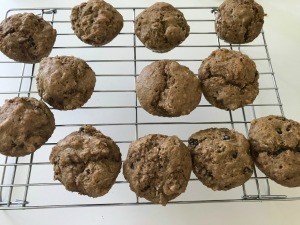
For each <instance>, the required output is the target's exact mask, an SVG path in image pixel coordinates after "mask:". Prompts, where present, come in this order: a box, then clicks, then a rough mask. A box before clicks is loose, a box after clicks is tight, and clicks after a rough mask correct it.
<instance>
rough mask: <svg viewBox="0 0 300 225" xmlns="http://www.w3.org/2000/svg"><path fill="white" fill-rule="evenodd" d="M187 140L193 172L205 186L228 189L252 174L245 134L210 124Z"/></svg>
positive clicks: (252, 165)
mask: <svg viewBox="0 0 300 225" xmlns="http://www.w3.org/2000/svg"><path fill="white" fill-rule="evenodd" d="M188 142H189V149H190V151H191V154H192V161H193V171H194V174H195V175H196V176H197V178H198V179H199V180H200V181H201V182H202V183H203V184H204V185H205V186H207V187H209V188H211V189H213V190H224V191H225V190H229V189H231V188H235V187H237V186H240V185H242V184H244V183H245V182H246V181H247V180H248V179H249V178H250V177H251V175H252V173H253V168H254V163H253V161H252V159H251V156H250V145H249V142H248V141H247V139H246V138H245V137H244V136H243V135H242V134H240V133H238V132H236V131H233V130H229V129H227V128H210V129H206V130H201V131H199V132H197V133H194V134H192V136H191V137H190V138H189V141H188Z"/></svg>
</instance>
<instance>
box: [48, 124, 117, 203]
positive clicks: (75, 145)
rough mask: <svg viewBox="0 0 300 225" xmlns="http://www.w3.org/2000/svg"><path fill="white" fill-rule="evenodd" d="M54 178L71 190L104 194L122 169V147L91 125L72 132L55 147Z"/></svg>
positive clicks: (84, 193) (52, 160)
mask: <svg viewBox="0 0 300 225" xmlns="http://www.w3.org/2000/svg"><path fill="white" fill-rule="evenodd" d="M50 162H51V164H53V165H54V179H55V180H59V181H60V182H61V183H62V184H63V185H64V186H65V188H66V189H67V190H68V191H72V192H78V193H79V194H81V195H88V196H90V197H93V198H95V197H100V196H103V195H105V194H106V193H107V192H108V191H109V190H110V189H111V187H112V185H113V184H114V183H115V181H116V179H117V176H118V174H119V173H120V170H121V164H122V160H121V153H120V149H119V147H118V146H117V145H116V143H115V142H114V141H113V140H112V139H111V138H110V137H107V136H105V135H104V134H102V133H101V132H100V131H97V130H96V129H95V128H94V127H92V126H90V125H85V126H83V127H81V128H80V129H79V131H76V132H73V133H71V134H69V135H68V136H67V137H65V138H64V139H62V140H61V141H59V142H58V143H57V144H56V145H55V146H54V147H53V149H52V152H51V155H50Z"/></svg>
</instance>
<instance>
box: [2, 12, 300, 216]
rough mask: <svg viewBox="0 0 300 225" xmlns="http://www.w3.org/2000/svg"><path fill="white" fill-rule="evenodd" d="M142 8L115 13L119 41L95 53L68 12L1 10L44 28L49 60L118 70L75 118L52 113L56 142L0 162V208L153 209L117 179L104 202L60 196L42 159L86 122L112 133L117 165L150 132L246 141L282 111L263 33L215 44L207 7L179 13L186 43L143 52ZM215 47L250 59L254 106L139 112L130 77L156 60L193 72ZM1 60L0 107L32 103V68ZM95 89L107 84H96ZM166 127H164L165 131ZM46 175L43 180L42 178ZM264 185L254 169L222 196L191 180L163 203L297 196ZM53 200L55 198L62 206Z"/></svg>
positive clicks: (265, 180) (34, 69)
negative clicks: (50, 42) (255, 78)
mask: <svg viewBox="0 0 300 225" xmlns="http://www.w3.org/2000/svg"><path fill="white" fill-rule="evenodd" d="M143 9H144V8H118V10H119V11H120V12H121V13H122V14H123V16H124V19H125V20H124V22H125V26H124V29H123V30H122V32H121V33H120V35H119V36H118V37H117V38H116V39H118V38H119V40H116V41H113V42H112V43H111V44H109V45H106V46H103V47H99V48H95V47H92V46H88V45H85V44H83V43H82V42H80V41H79V40H78V39H77V38H76V36H75V35H74V33H73V32H72V30H71V29H70V21H69V14H70V8H43V9H37V8H30V9H12V10H9V11H8V12H7V15H6V16H9V15H11V14H15V13H19V12H33V13H35V14H38V15H41V16H42V17H44V18H45V19H46V20H47V21H49V22H51V23H52V25H53V26H54V27H55V28H56V29H57V31H58V36H57V42H56V44H55V46H54V49H53V54H54V55H55V53H56V54H61V55H72V54H75V53H74V50H76V51H77V53H78V52H79V55H78V57H81V58H84V59H85V60H86V61H87V62H88V63H89V64H91V65H92V67H93V69H94V70H95V68H101V67H104V68H106V67H105V65H106V64H109V66H108V69H107V70H106V71H109V69H112V68H117V70H116V71H115V72H114V71H111V72H107V73H103V71H104V69H103V71H102V70H100V72H97V70H96V74H97V75H96V76H97V80H101V79H103V80H102V83H100V84H96V88H95V91H94V94H93V96H92V99H93V98H94V100H91V102H90V103H89V104H86V105H85V106H84V107H82V108H81V109H78V110H75V111H76V112H78V113H77V114H76V113H74V112H63V113H64V115H68V113H70V115H71V116H70V120H67V121H66V120H65V119H64V120H62V119H60V118H61V112H59V111H57V110H54V109H51V110H52V112H53V113H54V114H55V117H56V123H57V124H56V131H57V130H59V131H60V132H59V134H58V135H57V137H56V138H53V139H52V138H51V139H50V140H49V141H48V143H46V144H45V145H44V146H43V147H42V148H41V149H39V150H38V151H37V152H36V153H34V154H31V155H30V156H28V157H23V158H14V157H3V156H0V174H1V175H0V180H1V181H0V182H1V183H0V209H3V210H10V209H37V208H38V209H40V208H61V207H88V206H128V205H141V204H152V203H150V202H148V201H145V200H143V199H139V198H137V197H136V196H135V195H134V194H133V193H132V192H130V190H129V187H128V184H127V182H126V181H125V180H124V178H123V177H122V175H120V176H119V177H118V179H117V181H116V184H115V185H114V187H113V189H114V190H113V191H111V192H113V193H111V192H110V193H108V194H107V197H103V198H97V199H92V200H91V199H88V198H86V197H82V196H78V195H77V194H75V193H69V192H67V191H65V190H64V188H63V186H62V185H61V184H60V183H58V182H54V181H52V175H51V172H52V171H51V169H52V167H51V165H50V163H49V161H48V158H47V157H48V153H49V151H50V150H51V147H53V146H54V145H55V144H56V142H57V141H58V140H59V139H61V138H63V137H64V136H66V135H67V134H69V132H70V130H72V129H73V130H76V129H78V127H79V126H81V125H83V124H85V123H89V124H91V125H93V126H96V127H97V128H99V129H101V130H102V129H107V133H110V132H111V135H112V136H113V138H114V139H115V140H116V142H117V143H118V144H119V146H120V148H121V151H122V153H123V159H124V157H125V156H126V151H127V148H128V145H129V143H130V142H131V141H133V140H136V139H137V138H139V137H141V136H143V135H144V134H147V133H151V132H155V131H156V132H155V133H159V132H161V133H162V132H164V131H165V132H167V133H170V134H176V135H178V136H180V137H181V138H182V139H183V140H185V141H186V140H187V137H188V136H189V134H191V133H192V132H193V131H197V130H199V129H202V128H208V127H211V126H215V127H228V128H232V129H235V130H238V131H239V132H242V133H244V134H245V135H247V132H248V127H249V123H250V121H251V120H252V119H254V118H256V117H259V116H262V115H265V114H266V113H273V114H281V115H283V108H282V104H281V101H280V96H279V92H278V87H277V84H276V80H275V76H274V71H273V68H272V64H271V59H270V55H269V51H268V47H267V43H266V39H265V34H264V32H262V33H261V34H260V36H259V37H258V38H257V40H256V41H254V42H253V43H250V44H246V45H229V44H227V43H224V42H222V41H221V40H220V39H219V38H218V37H217V35H216V33H215V31H214V10H215V8H214V7H185V8H179V9H180V10H182V11H183V12H184V14H185V16H186V18H187V20H188V23H189V24H190V25H191V33H190V37H189V38H190V39H191V40H190V41H188V40H186V41H185V42H184V43H183V44H182V45H180V46H179V47H178V48H176V50H173V51H171V53H167V54H165V55H164V54H160V55H159V54H156V53H152V52H150V51H149V50H147V49H146V48H145V47H144V46H143V45H142V44H141V43H140V42H139V40H138V39H137V38H136V36H135V35H134V31H133V21H134V18H135V17H136V15H137V14H138V13H139V12H140V11H141V10H143ZM217 48H230V49H234V50H239V51H242V52H244V53H247V54H249V56H250V57H251V58H252V59H253V60H254V61H255V62H256V64H257V66H258V70H259V72H260V95H259V96H262V97H261V98H259V97H258V99H257V100H256V101H255V102H254V103H253V104H251V105H248V106H245V107H243V108H242V109H238V110H236V111H234V112H232V111H228V112H227V111H223V110H219V109H216V108H214V107H212V106H211V105H210V104H208V103H207V102H206V101H205V100H204V99H202V101H201V103H200V105H199V106H198V107H197V109H196V110H195V112H193V113H192V114H191V115H189V116H185V117H180V118H157V117H152V116H150V115H148V114H147V113H145V112H144V111H143V109H142V108H141V107H140V105H139V103H138V100H137V98H136V95H135V90H134V82H135V79H136V76H137V75H138V74H139V72H140V70H141V69H142V68H143V66H145V65H147V64H149V63H150V62H152V61H154V60H158V59H160V58H168V59H174V60H177V61H179V62H180V63H181V64H184V65H187V66H189V67H190V68H191V69H192V70H194V72H195V73H196V72H197V68H198V67H199V66H200V64H201V61H202V59H203V58H204V57H205V56H207V55H208V54H209V52H210V51H212V50H214V49H217ZM106 50H108V51H110V52H112V54H110V53H109V52H108V53H107V51H106ZM176 51H177V52H176ZM53 54H52V55H53ZM178 55H180V57H178ZM91 57H92V58H91ZM2 58H4V59H3V60H2V59H0V60H1V61H0V68H1V70H2V68H6V67H8V68H10V69H9V70H8V71H4V72H3V71H2V72H1V74H0V83H5V82H8V81H9V82H10V83H9V82H8V84H7V86H8V87H9V84H13V85H12V86H13V87H14V89H13V90H11V89H12V88H10V87H9V88H7V89H5V90H0V99H1V101H2V102H3V101H4V99H7V98H12V97H16V96H28V97H29V96H30V97H36V98H39V97H38V95H37V91H36V87H35V75H36V72H37V68H38V64H37V65H35V64H34V65H32V64H21V63H17V62H14V61H11V60H9V59H7V58H6V57H2ZM5 73H7V74H5ZM102 84H106V85H104V86H102ZM95 96H96V97H95ZM99 99H104V101H102V102H101V101H100V100H99ZM105 99H106V100H105ZM71 113H74V114H71ZM114 113H115V114H114ZM107 114H113V115H112V116H113V117H115V118H114V119H115V120H116V121H117V122H114V121H109V119H107V118H108V117H107V118H106V116H107ZM127 114H128V115H127ZM86 115H88V116H86ZM96 115H97V116H99V117H104V119H103V120H97V119H95V118H96V117H95V116H96ZM78 116H79V117H78ZM81 117H85V118H86V117H88V118H91V119H86V120H83V121H81V120H80V119H79V120H78V119H77V118H81ZM123 117H124V118H123ZM57 118H58V119H57ZM64 118H65V117H64ZM75 118H76V119H75ZM121 118H122V119H121ZM75 121H76V122H75ZM110 128H112V129H114V131H111V129H110ZM166 128H169V129H168V130H167V129H166ZM165 129H166V130H165ZM170 130H171V131H170ZM56 131H55V132H56ZM121 133H126V134H129V133H131V135H124V136H122V135H121ZM186 133H187V134H186ZM43 168H47V169H43ZM44 173H45V174H44ZM47 173H49V174H50V175H47ZM43 174H44V175H43ZM271 186H272V187H273V186H274V187H275V189H278V187H277V186H276V184H275V183H273V182H272V181H269V179H268V178H267V177H265V176H264V175H263V174H261V173H260V172H259V171H258V170H255V171H254V174H253V177H252V178H251V179H250V180H249V181H248V182H247V183H246V184H245V185H243V186H242V187H238V188H235V189H234V190H232V191H228V192H218V193H216V192H212V191H210V190H207V188H204V187H203V185H202V184H201V183H200V182H199V181H198V180H197V179H196V178H195V177H191V180H190V184H189V187H188V189H187V191H186V193H187V194H186V193H185V194H183V195H182V196H180V197H179V198H177V199H175V200H174V201H171V202H170V203H169V204H192V203H214V202H237V201H270V200H300V197H298V196H286V195H284V194H281V193H280V192H279V193H274V194H273V193H271ZM56 188H58V189H56ZM282 190H284V189H279V191H282ZM272 192H273V189H272ZM275 192H276V191H275ZM191 193H193V194H191ZM201 193H202V194H201ZM68 194H69V195H70V196H69V197H66V199H65V198H64V195H68ZM41 196H44V197H41ZM58 196H61V200H60V199H59V198H60V197H58ZM125 196H126V197H125ZM49 199H51V200H49Z"/></svg>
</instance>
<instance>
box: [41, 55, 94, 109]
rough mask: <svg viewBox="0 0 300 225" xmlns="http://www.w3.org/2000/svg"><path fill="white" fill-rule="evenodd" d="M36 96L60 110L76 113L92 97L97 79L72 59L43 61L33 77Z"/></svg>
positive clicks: (78, 61) (77, 61)
mask: <svg viewBox="0 0 300 225" xmlns="http://www.w3.org/2000/svg"><path fill="white" fill-rule="evenodd" d="M36 82H37V87H38V93H39V95H40V96H41V98H42V99H43V100H44V101H45V102H47V103H48V104H49V105H51V106H53V107H54V108H56V109H60V110H70V109H76V108H79V107H81V106H82V105H84V104H85V103H86V102H87V101H88V100H89V98H90V97H91V95H92V93H93V91H94V87H95V83H96V76H95V73H94V71H93V70H92V69H91V68H90V67H89V65H88V64H87V63H86V62H85V61H83V60H82V59H79V58H75V57H73V56H56V57H48V58H44V59H43V60H42V61H41V63H40V67H39V71H38V74H37V77H36Z"/></svg>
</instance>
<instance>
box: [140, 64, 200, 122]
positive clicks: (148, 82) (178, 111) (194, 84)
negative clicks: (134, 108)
mask: <svg viewBox="0 0 300 225" xmlns="http://www.w3.org/2000/svg"><path fill="white" fill-rule="evenodd" d="M136 92H137V97H138V99H139V102H140V104H141V106H142V107H143V109H145V110H146V111H147V112H149V113H150V114H152V115H157V116H164V117H177V116H182V115H187V114H189V113H190V112H191V111H193V110H194V109H195V108H196V107H197V106H198V104H199V102H200V99H201V89H200V82H199V79H198V78H197V76H195V74H194V73H193V72H192V71H190V70H189V69H188V68H187V67H185V66H182V65H180V64H179V63H177V62H176V61H172V60H161V61H156V62H153V63H151V64H150V65H148V66H146V67H145V68H144V69H143V70H142V72H141V73H140V75H139V76H138V78H137V81H136Z"/></svg>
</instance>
